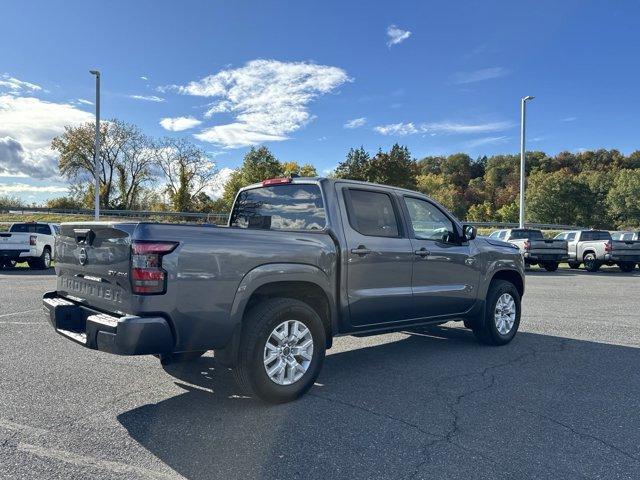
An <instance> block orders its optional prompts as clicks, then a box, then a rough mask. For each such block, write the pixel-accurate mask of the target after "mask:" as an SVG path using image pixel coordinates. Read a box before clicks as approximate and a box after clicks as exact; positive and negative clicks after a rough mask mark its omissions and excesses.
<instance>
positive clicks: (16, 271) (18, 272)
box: [0, 265, 56, 277]
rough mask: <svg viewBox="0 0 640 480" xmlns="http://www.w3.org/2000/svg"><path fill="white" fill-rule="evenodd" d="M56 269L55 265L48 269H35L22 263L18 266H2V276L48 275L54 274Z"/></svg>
mask: <svg viewBox="0 0 640 480" xmlns="http://www.w3.org/2000/svg"><path fill="white" fill-rule="evenodd" d="M55 274H56V271H55V269H54V268H53V267H51V268H49V269H47V270H35V269H32V268H29V267H23V266H21V265H19V266H17V267H4V268H0V277H2V276H3V275H5V276H8V277H9V276H22V275H27V276H30V277H48V276H54V275H55Z"/></svg>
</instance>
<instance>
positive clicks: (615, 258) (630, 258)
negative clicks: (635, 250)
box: [609, 253, 640, 263]
mask: <svg viewBox="0 0 640 480" xmlns="http://www.w3.org/2000/svg"><path fill="white" fill-rule="evenodd" d="M609 260H610V261H612V262H614V263H618V262H620V263H623V262H624V263H638V262H640V255H618V254H615V253H613V254H611V255H610V257H609Z"/></svg>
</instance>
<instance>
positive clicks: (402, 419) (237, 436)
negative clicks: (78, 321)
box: [0, 269, 640, 479]
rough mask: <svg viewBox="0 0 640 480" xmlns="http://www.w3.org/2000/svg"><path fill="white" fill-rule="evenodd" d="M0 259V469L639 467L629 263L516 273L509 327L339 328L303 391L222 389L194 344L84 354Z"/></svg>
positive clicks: (217, 471)
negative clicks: (361, 332) (131, 353)
mask: <svg viewBox="0 0 640 480" xmlns="http://www.w3.org/2000/svg"><path fill="white" fill-rule="evenodd" d="M52 273H53V272H51V273H49V274H47V273H44V272H29V271H26V270H21V269H17V270H14V271H2V272H0V305H1V309H0V477H1V478H11V479H16V478H47V479H51V478H60V479H68V478H79V479H80V478H81V479H86V478H110V479H111V478H122V479H125V478H126V479H130V478H188V479H210V478H224V479H231V478H280V479H296V478H305V479H306V478H318V479H319V478H323V479H333V478H367V479H370V478H394V479H399V478H407V479H408V478H433V479H449V478H451V479H454V478H455V479H480V478H482V479H502V478H517V479H521V478H536V479H544V478H549V479H558V478H562V479H573V478H600V479H614V478H615V479H618V478H620V479H622V478H627V479H637V478H640V413H639V411H640V349H639V348H638V347H639V346H640V300H639V299H640V272H639V271H638V270H636V271H635V273H633V274H622V273H619V272H618V271H617V269H604V270H603V271H601V272H599V273H596V274H589V273H586V272H584V271H582V270H581V271H571V270H562V269H561V270H559V271H558V272H556V273H547V272H538V271H537V270H532V271H531V272H529V273H528V278H527V293H526V295H525V298H524V304H523V319H522V324H521V328H520V333H519V334H518V336H517V337H516V339H515V340H514V341H513V342H512V343H511V344H510V345H507V346H505V347H494V348H492V347H486V346H481V345H479V344H477V343H476V341H475V340H474V338H473V336H472V334H471V333H470V332H469V331H467V330H465V329H462V328H459V327H458V326H457V324H446V325H444V326H441V327H434V328H430V329H428V330H425V331H424V332H423V333H420V334H388V335H379V336H375V337H369V338H354V337H344V338H340V339H338V340H337V341H336V342H335V346H334V348H333V349H332V350H330V352H329V355H328V357H327V359H326V362H325V366H324V369H323V371H322V373H321V375H320V378H319V379H318V384H317V385H316V386H315V387H314V388H313V389H312V390H311V392H310V393H309V394H307V395H306V396H305V397H303V398H302V399H301V400H299V401H297V402H294V403H290V404H285V405H279V406H272V405H266V404H264V403H261V402H259V401H257V400H254V399H251V398H243V397H240V396H238V395H237V391H236V389H235V386H234V383H233V380H232V378H231V376H230V374H229V372H228V371H226V370H225V369H222V368H219V367H218V366H217V365H216V362H215V360H214V358H213V357H212V356H210V355H209V354H208V355H207V356H205V357H203V358H201V359H200V360H199V361H197V362H194V363H191V364H182V365H178V366H171V367H166V368H165V369H163V368H162V366H161V365H160V363H159V362H158V361H157V360H156V359H155V358H153V357H149V358H147V357H141V358H125V357H116V356H110V355H107V354H102V353H98V352H94V351H89V350H85V349H83V348H81V347H79V346H77V345H75V344H72V343H71V342H69V341H67V340H65V339H63V338H62V337H60V336H58V335H56V334H55V333H54V332H53V331H52V330H51V328H50V327H49V325H48V324H47V323H46V322H45V320H44V318H43V316H42V314H41V313H40V297H41V295H42V293H43V292H44V291H46V290H49V289H52V288H53V286H54V277H53V275H52Z"/></svg>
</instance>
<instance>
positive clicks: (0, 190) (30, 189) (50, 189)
mask: <svg viewBox="0 0 640 480" xmlns="http://www.w3.org/2000/svg"><path fill="white" fill-rule="evenodd" d="M68 192H69V189H68V188H67V187H64V186H62V185H60V186H56V185H45V186H40V185H29V184H26V183H0V195H10V194H14V193H68Z"/></svg>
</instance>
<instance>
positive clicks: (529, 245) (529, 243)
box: [524, 240, 531, 252]
mask: <svg viewBox="0 0 640 480" xmlns="http://www.w3.org/2000/svg"><path fill="white" fill-rule="evenodd" d="M524 250H525V251H526V252H528V251H529V250H531V242H530V241H529V240H525V241H524Z"/></svg>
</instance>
